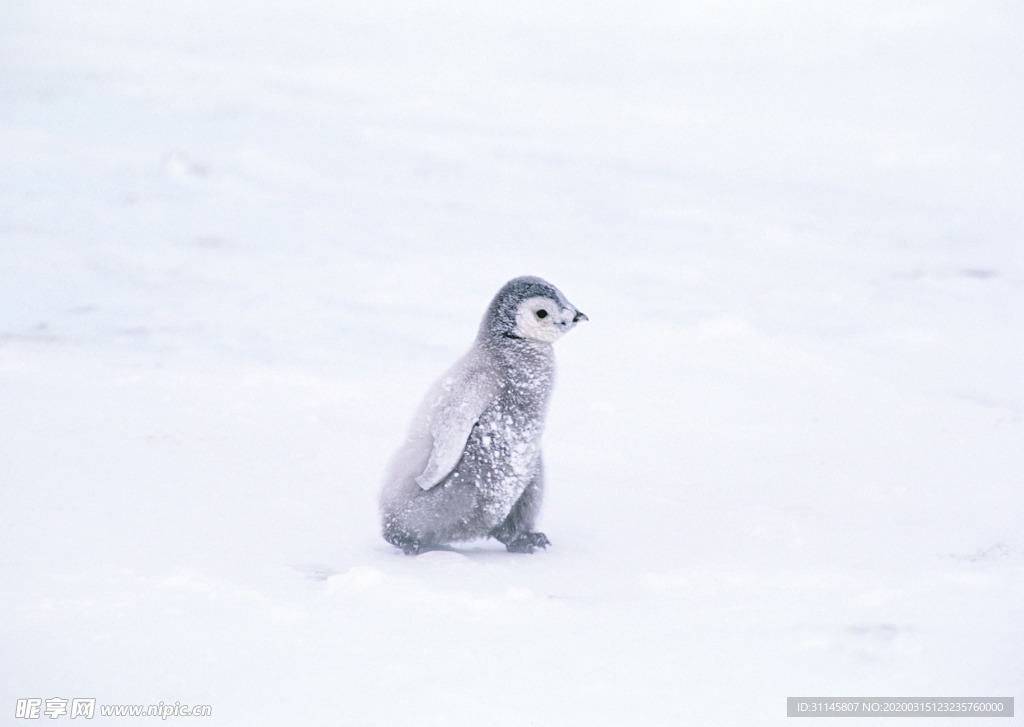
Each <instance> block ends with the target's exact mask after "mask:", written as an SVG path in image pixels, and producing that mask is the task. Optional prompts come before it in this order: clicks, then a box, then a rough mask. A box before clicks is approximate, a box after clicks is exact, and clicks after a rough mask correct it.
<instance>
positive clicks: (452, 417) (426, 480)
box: [416, 374, 494, 490]
mask: <svg viewBox="0 0 1024 727" xmlns="http://www.w3.org/2000/svg"><path fill="white" fill-rule="evenodd" d="M493 399H494V390H493V387H492V386H491V385H490V382H489V381H488V377H486V376H483V375H480V374H477V375H472V374H471V375H468V376H466V377H465V378H461V377H460V378H458V379H446V380H445V381H443V382H442V388H441V395H440V397H439V399H438V401H437V403H436V404H435V407H434V410H433V412H432V416H431V419H430V435H431V437H432V438H433V447H432V448H431V450H430V458H429V459H428V460H427V465H426V467H425V468H424V469H423V472H422V473H421V474H420V475H419V476H418V477H417V478H416V484H417V485H419V486H420V487H421V488H422V489H424V490H429V489H430V488H431V487H434V486H435V485H437V484H439V483H440V482H442V481H443V480H444V478H445V477H447V476H448V475H449V474H451V472H452V470H454V469H455V466H456V465H457V464H458V463H459V460H460V459H462V453H463V451H465V449H466V442H467V441H468V440H469V435H470V434H471V433H472V431H473V427H475V426H476V423H477V422H478V421H479V420H480V415H481V414H483V413H484V411H485V410H486V409H487V407H488V406H490V404H491V402H492V401H493Z"/></svg>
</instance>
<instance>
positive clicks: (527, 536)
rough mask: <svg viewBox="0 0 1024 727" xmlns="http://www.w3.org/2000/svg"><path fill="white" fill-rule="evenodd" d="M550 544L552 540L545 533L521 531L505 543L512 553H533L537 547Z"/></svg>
mask: <svg viewBox="0 0 1024 727" xmlns="http://www.w3.org/2000/svg"><path fill="white" fill-rule="evenodd" d="M549 545H551V541H550V540H548V536H547V535H545V534H544V533H519V535H517V536H516V537H515V538H513V539H512V540H510V541H508V542H507V543H505V548H506V549H507V550H508V552H510V553H532V552H533V551H534V550H536V549H537V548H546V547H548V546H549Z"/></svg>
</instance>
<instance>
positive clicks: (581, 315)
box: [572, 310, 590, 323]
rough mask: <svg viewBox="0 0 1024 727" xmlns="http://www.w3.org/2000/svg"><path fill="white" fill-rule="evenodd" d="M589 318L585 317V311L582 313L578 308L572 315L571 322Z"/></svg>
mask: <svg viewBox="0 0 1024 727" xmlns="http://www.w3.org/2000/svg"><path fill="white" fill-rule="evenodd" d="M589 320H590V319H589V318H587V314H586V313H584V312H583V311H581V310H578V311H576V315H575V316H574V317H573V319H572V322H573V323H579V322H580V321H589Z"/></svg>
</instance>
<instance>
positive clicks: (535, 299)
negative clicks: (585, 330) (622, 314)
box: [480, 275, 589, 343]
mask: <svg viewBox="0 0 1024 727" xmlns="http://www.w3.org/2000/svg"><path fill="white" fill-rule="evenodd" d="M585 320H589V319H588V318H587V316H586V314H585V313H583V312H581V311H579V310H577V308H576V306H574V305H573V304H572V303H570V302H569V301H568V300H567V299H566V297H565V296H564V295H562V291H560V290H559V289H558V288H556V287H555V286H553V285H552V284H551V283H549V282H547V281H546V280H542V279H541V278H537V277H533V276H529V275H528V276H524V277H521V278H514V279H512V280H510V281H508V282H507V283H505V285H504V286H502V288H501V290H499V291H498V294H497V295H495V296H494V300H492V301H491V305H490V306H489V307H488V309H487V315H485V316H484V320H483V324H482V325H481V326H480V335H481V336H482V337H486V338H490V339H493V338H511V339H523V340H527V341H536V342H538V343H554V342H555V341H557V340H558V339H559V338H561V337H562V336H563V335H565V333H566V332H568V331H569V330H570V329H571V328H573V327H574V326H575V325H576V324H577V323H579V322H580V321H585Z"/></svg>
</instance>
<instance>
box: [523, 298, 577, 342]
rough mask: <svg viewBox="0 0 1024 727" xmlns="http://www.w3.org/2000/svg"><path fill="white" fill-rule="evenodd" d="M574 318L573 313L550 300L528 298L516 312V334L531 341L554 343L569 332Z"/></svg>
mask: <svg viewBox="0 0 1024 727" xmlns="http://www.w3.org/2000/svg"><path fill="white" fill-rule="evenodd" d="M572 317H573V311H571V310H564V309H563V308H562V306H560V305H559V304H558V303H557V302H556V301H553V300H551V299H550V298H541V297H536V298H527V299H526V300H524V301H523V302H522V303H520V304H519V309H518V310H517V311H516V329H515V333H516V335H517V336H519V337H520V338H525V339H527V340H530V341H541V342H543V343H554V342H555V341H557V340H558V339H559V338H560V337H561V336H562V334H563V333H565V332H566V331H567V330H569V326H568V324H569V323H571V322H572Z"/></svg>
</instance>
